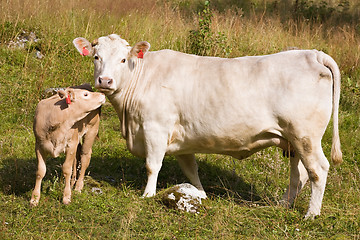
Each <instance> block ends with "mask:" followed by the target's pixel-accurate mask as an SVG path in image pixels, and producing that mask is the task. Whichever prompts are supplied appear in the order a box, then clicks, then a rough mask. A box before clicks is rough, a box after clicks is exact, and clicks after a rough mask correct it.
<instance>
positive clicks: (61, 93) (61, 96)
mask: <svg viewBox="0 0 360 240" xmlns="http://www.w3.org/2000/svg"><path fill="white" fill-rule="evenodd" d="M57 93H58V95H59V96H60V98H61V99H63V98H64V97H66V92H65V91H64V90H59V91H58V92H57Z"/></svg>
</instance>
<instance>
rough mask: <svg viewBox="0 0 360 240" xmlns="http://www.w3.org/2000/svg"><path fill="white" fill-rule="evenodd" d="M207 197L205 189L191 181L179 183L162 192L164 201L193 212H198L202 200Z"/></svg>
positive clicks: (171, 205)
mask: <svg viewBox="0 0 360 240" xmlns="http://www.w3.org/2000/svg"><path fill="white" fill-rule="evenodd" d="M205 198H206V195H205V194H204V192H203V191H199V190H198V189H197V188H196V187H194V186H193V185H191V184H189V183H183V184H178V185H176V186H174V187H172V188H169V189H167V190H166V191H165V192H164V193H163V194H162V201H163V202H164V203H165V204H166V205H168V206H169V207H174V208H177V209H179V210H182V211H186V212H191V213H198V209H199V208H200V206H201V200H202V199H205Z"/></svg>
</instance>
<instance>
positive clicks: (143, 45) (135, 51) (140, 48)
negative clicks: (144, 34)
mask: <svg viewBox="0 0 360 240" xmlns="http://www.w3.org/2000/svg"><path fill="white" fill-rule="evenodd" d="M149 49H150V43H148V42H146V41H142V42H138V43H136V44H135V45H134V46H133V47H132V48H131V50H130V55H131V57H133V56H134V57H138V58H142V57H143V56H144V55H145V54H146V53H147V52H148V51H149Z"/></svg>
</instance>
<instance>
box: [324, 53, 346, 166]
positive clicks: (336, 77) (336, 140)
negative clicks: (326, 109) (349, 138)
mask: <svg viewBox="0 0 360 240" xmlns="http://www.w3.org/2000/svg"><path fill="white" fill-rule="evenodd" d="M322 55H323V57H322V60H323V61H322V62H323V64H324V66H326V67H327V68H329V69H330V71H331V73H332V80H333V97H332V101H333V112H332V114H333V137H332V147H331V160H332V161H333V163H334V164H335V165H338V164H340V163H342V161H343V159H342V152H341V148H340V137H339V101H340V81H341V76H340V70H339V67H338V65H337V64H336V62H335V60H334V59H333V58H332V57H330V56H329V55H327V54H324V53H322Z"/></svg>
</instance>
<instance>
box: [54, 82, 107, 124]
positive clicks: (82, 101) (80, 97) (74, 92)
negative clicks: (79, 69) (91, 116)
mask: <svg viewBox="0 0 360 240" xmlns="http://www.w3.org/2000/svg"><path fill="white" fill-rule="evenodd" d="M58 95H59V97H60V98H61V99H62V100H61V101H60V102H59V104H60V105H61V107H62V108H64V109H65V108H66V109H68V110H69V111H70V112H71V116H72V118H74V119H75V120H79V119H82V118H84V117H85V116H86V115H87V114H88V113H89V112H91V111H93V110H95V109H97V108H98V107H100V106H101V105H102V104H103V103H105V95H104V94H102V93H98V92H90V91H87V90H84V89H74V88H66V89H65V90H60V91H58Z"/></svg>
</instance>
